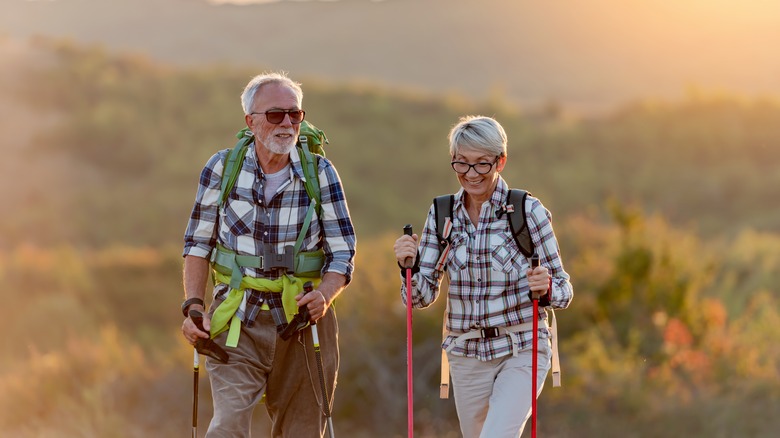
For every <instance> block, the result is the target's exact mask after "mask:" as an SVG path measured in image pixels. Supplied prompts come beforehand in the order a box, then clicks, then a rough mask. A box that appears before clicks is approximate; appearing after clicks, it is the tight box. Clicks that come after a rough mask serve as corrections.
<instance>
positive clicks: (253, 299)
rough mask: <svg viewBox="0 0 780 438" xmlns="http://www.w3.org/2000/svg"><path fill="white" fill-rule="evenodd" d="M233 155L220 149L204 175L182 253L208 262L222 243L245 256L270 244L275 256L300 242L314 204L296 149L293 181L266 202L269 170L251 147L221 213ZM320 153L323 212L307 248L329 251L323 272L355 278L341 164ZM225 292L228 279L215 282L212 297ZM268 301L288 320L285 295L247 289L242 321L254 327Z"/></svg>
mask: <svg viewBox="0 0 780 438" xmlns="http://www.w3.org/2000/svg"><path fill="white" fill-rule="evenodd" d="M229 152H230V149H225V150H222V151H219V152H217V153H216V154H214V155H213V156H212V157H211V158H210V159H209V160H208V162H207V163H206V166H205V167H204V168H203V171H202V172H201V174H200V181H199V185H198V192H197V195H196V197H195V205H194V207H193V208H192V214H191V215H190V220H189V223H188V224H187V231H186V232H185V234H184V252H183V255H184V256H187V255H192V256H197V257H202V258H206V259H208V258H209V256H210V255H211V251H212V250H213V249H214V247H215V246H216V244H217V242H219V243H220V244H221V245H223V246H224V247H226V248H227V249H229V250H232V251H235V252H237V253H238V254H242V255H253V256H257V255H262V254H263V245H264V244H266V243H268V244H270V245H272V247H273V248H274V250H275V251H276V252H277V253H280V254H281V253H284V247H285V246H286V245H294V244H295V240H296V239H297V238H298V234H299V233H300V231H301V228H302V226H303V222H304V219H305V217H306V213H307V211H308V208H309V203H310V199H309V196H308V195H307V194H306V189H305V187H304V181H305V179H306V178H305V177H304V174H303V169H302V168H301V162H300V159H299V157H298V152H297V151H296V150H293V151H292V152H291V153H290V167H289V169H290V177H289V179H288V180H287V181H286V182H285V183H283V184H282V185H281V187H279V189H278V190H277V191H276V194H275V195H274V196H273V197H272V198H271V199H265V196H264V194H263V185H264V183H265V175H264V174H263V171H262V169H261V168H260V166H259V165H258V162H257V156H256V154H255V148H254V145H251V146H250V147H249V148H248V149H247V153H246V155H245V156H244V161H243V165H242V167H241V171H240V173H239V175H238V178H237V180H236V184H235V186H234V187H233V189H232V190H231V192H230V194H229V195H228V198H227V201H226V202H225V206H224V208H222V209H221V210H218V206H217V204H218V202H219V197H220V185H221V183H222V171H223V164H224V162H225V159H226V157H227V154H228V153H229ZM317 158H318V169H317V172H318V175H319V181H320V193H321V197H322V200H321V204H322V216H321V217H318V216H317V214H316V213H315V214H314V218H313V219H312V221H311V225H310V226H309V230H308V231H307V233H306V237H305V239H304V241H303V244H302V245H301V251H314V250H317V249H319V248H322V249H323V251H324V253H325V265H324V266H323V268H322V274H323V275H324V274H325V273H327V272H332V273H338V274H342V275H344V276H345V277H346V279H347V283H349V282H350V280H351V279H352V272H353V270H354V257H355V244H356V239H355V230H354V228H353V226H352V220H351V219H350V216H349V209H348V207H347V201H346V198H345V196H344V190H343V188H342V185H341V180H340V179H339V176H338V173H337V172H336V169H335V168H334V167H333V165H332V164H331V162H330V161H329V160H328V159H326V158H324V157H321V156H317ZM217 224H219V225H217ZM241 269H242V271H243V275H245V276H247V275H248V276H251V277H257V278H260V277H263V274H262V272H259V271H258V270H256V269H254V268H241ZM271 279H275V278H271ZM227 290H228V285H226V284H218V285H216V287H215V288H214V291H213V298H214V300H215V301H218V300H221V299H223V298H224V295H225V293H226V292H227ZM264 302H267V303H268V305H269V307H270V308H271V310H272V311H273V312H275V313H279V315H275V316H280V318H279V319H278V320H280V321H284V320H285V316H284V310H283V309H282V304H281V294H278V293H277V294H274V293H261V292H258V291H254V290H247V294H246V309H245V311H243V312H242V311H240V310H239V312H238V313H237V314H238V316H239V317H240V318H241V320H242V321H243V322H244V324H246V325H248V326H250V327H251V326H252V325H253V322H254V320H255V318H256V317H257V314H258V313H259V311H260V306H261V305H262V304H263V303H264ZM212 308H213V306H212ZM275 320H277V319H276V318H275Z"/></svg>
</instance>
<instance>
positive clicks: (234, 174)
mask: <svg viewBox="0 0 780 438" xmlns="http://www.w3.org/2000/svg"><path fill="white" fill-rule="evenodd" d="M236 137H237V138H238V142H236V146H235V147H233V149H232V150H231V151H230V152H229V153H228V155H227V157H226V158H225V162H224V163H222V164H223V170H222V185H221V187H220V193H219V207H222V206H223V205H225V201H227V198H228V195H229V194H230V191H231V190H233V186H235V185H236V180H238V174H239V173H240V172H241V165H242V164H243V163H244V156H245V155H246V150H247V148H249V145H250V144H251V143H252V140H253V136H252V132H251V131H249V128H244V129H242V130H240V131H238V133H237V134H236Z"/></svg>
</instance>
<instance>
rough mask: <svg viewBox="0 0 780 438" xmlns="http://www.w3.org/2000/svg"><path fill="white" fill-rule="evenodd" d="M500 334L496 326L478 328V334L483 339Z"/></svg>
mask: <svg viewBox="0 0 780 438" xmlns="http://www.w3.org/2000/svg"><path fill="white" fill-rule="evenodd" d="M500 335H501V334H500V333H499V332H498V327H483V328H481V329H479V336H480V337H481V338H484V339H491V338H497V337H499V336H500Z"/></svg>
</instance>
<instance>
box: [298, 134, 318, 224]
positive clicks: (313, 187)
mask: <svg viewBox="0 0 780 438" xmlns="http://www.w3.org/2000/svg"><path fill="white" fill-rule="evenodd" d="M298 141H299V142H300V146H298V147H297V149H298V156H299V157H300V159H301V168H302V169H303V176H305V177H306V183H305V184H304V187H305V188H306V194H308V195H309V199H311V200H312V201H314V203H315V204H314V207H315V208H316V209H317V214H318V215H319V214H320V213H321V212H322V206H320V200H321V199H322V197H321V195H320V177H319V175H318V173H317V168H318V167H319V160H318V159H317V156H316V155H315V154H312V153H311V151H310V150H309V144H308V139H307V138H306V136H305V135H301V136H299V137H298Z"/></svg>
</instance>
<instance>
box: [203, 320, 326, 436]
mask: <svg viewBox="0 0 780 438" xmlns="http://www.w3.org/2000/svg"><path fill="white" fill-rule="evenodd" d="M317 330H318V335H319V339H320V349H321V352H322V361H323V367H324V374H325V384H326V386H327V388H328V390H329V392H330V394H329V395H328V397H329V400H330V401H331V403H332V401H333V394H334V390H335V383H336V372H337V370H338V362H339V352H338V324H337V322H336V316H335V313H334V311H333V309H332V308H331V309H330V310H328V312H327V314H326V315H325V316H324V317H323V318H322V319H321V320H319V321H318V323H317ZM226 338H227V332H223V333H221V334H220V335H219V336H217V337H216V338H215V341H216V342H217V344H219V345H220V346H223V347H224V346H225V340H226ZM225 350H226V351H227V352H228V354H229V355H230V359H229V361H228V362H229V363H228V364H222V363H220V362H219V361H216V360H213V359H211V358H207V359H206V369H207V370H208V373H209V380H210V381H211V392H212V397H213V400H214V417H213V418H212V420H211V423H210V424H209V429H208V432H206V437H207V438H242V437H249V436H250V427H251V422H252V411H253V410H254V408H255V406H256V405H257V403H258V402H259V401H260V400H261V398H262V396H263V394H265V397H266V398H265V404H266V409H267V410H268V415H269V416H270V417H271V424H272V431H271V436H272V437H274V438H277V437H289V438H309V437H311V438H314V437H322V436H323V434H324V432H325V423H326V418H325V415H324V414H323V408H322V393H321V390H320V382H319V377H318V374H317V363H316V361H315V356H314V347H313V344H312V337H311V329H310V328H306V329H304V330H302V331H300V332H298V334H297V335H294V336H293V337H291V338H290V339H289V340H287V341H284V340H282V338H280V337H279V335H277V334H276V325H275V324H274V321H273V318H272V316H271V312H269V311H261V312H260V314H259V315H258V316H257V320H256V321H255V324H254V326H253V327H251V328H247V327H246V326H245V325H244V324H241V336H240V338H239V342H238V346H237V347H236V348H231V347H225Z"/></svg>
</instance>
